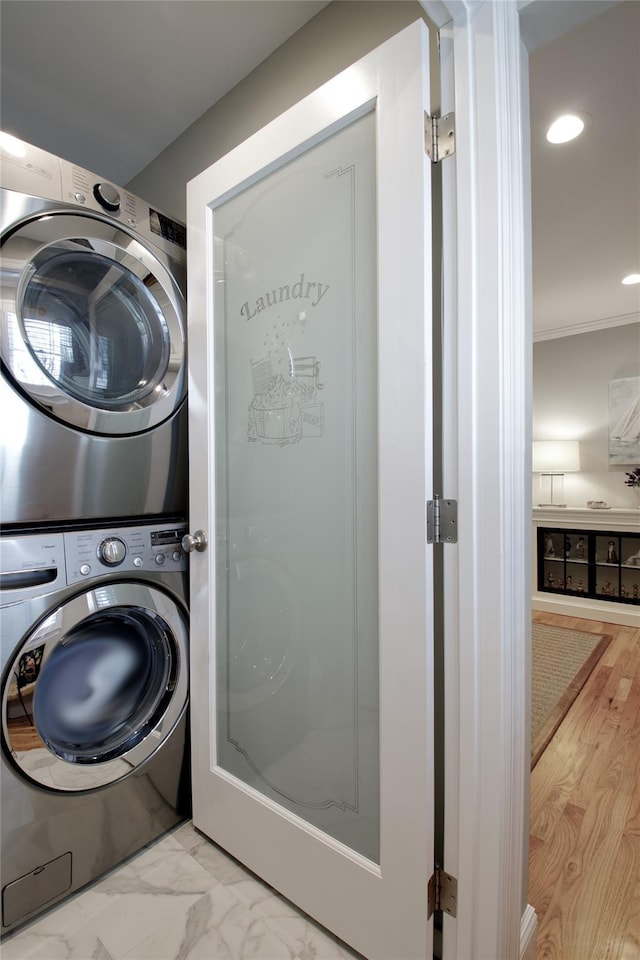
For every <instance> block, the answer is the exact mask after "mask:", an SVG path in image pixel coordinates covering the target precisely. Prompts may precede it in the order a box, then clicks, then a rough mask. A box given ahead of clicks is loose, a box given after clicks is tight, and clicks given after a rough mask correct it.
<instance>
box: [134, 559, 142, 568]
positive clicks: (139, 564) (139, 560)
mask: <svg viewBox="0 0 640 960" xmlns="http://www.w3.org/2000/svg"><path fill="white" fill-rule="evenodd" d="M143 563H144V560H143V559H142V557H134V558H133V565H134V567H141V566H142V564H143Z"/></svg>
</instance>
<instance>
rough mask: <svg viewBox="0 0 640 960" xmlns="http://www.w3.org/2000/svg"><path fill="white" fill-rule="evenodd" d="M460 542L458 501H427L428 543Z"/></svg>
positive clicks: (436, 496)
mask: <svg viewBox="0 0 640 960" xmlns="http://www.w3.org/2000/svg"><path fill="white" fill-rule="evenodd" d="M457 542H458V501H457V500H443V499H442V498H441V497H440V496H439V495H438V494H436V495H435V496H434V498H433V500H427V543H457Z"/></svg>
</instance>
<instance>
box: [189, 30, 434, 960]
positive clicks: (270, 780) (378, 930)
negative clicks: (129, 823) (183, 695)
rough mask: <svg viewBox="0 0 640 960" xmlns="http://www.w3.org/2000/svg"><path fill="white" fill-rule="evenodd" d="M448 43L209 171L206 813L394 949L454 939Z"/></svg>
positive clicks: (262, 136)
mask: <svg viewBox="0 0 640 960" xmlns="http://www.w3.org/2000/svg"><path fill="white" fill-rule="evenodd" d="M427 58H428V38H427V34H426V28H425V26H424V24H423V23H422V22H417V23H415V24H413V25H412V26H411V27H409V28H407V29H406V30H404V31H403V32H402V33H400V34H398V35H397V36H396V37H394V38H393V39H391V40H390V41H388V42H387V43H385V44H384V45H382V46H381V47H379V48H378V49H377V50H375V51H374V52H373V53H371V54H370V55H368V56H367V57H365V58H363V59H362V60H361V61H359V62H358V63H357V64H355V65H354V66H353V67H351V68H349V69H348V70H346V71H344V72H343V73H342V74H340V75H339V76H338V77H336V78H335V79H334V80H332V81H330V82H329V83H327V84H325V85H324V86H322V87H321V88H320V89H318V90H317V91H316V92H314V93H313V94H311V95H310V96H308V97H306V98H305V99H304V100H302V101H300V103H298V104H297V105H296V106H294V107H292V108H291V109H290V110H288V111H287V112H286V113H284V114H283V115H282V116H280V117H279V118H277V119H276V120H274V121H273V122H272V123H270V124H269V125H268V126H267V127H265V128H264V129H263V130H261V131H259V132H258V133H257V134H255V135H254V136H253V137H251V138H250V139H249V140H247V141H246V142H245V143H243V144H241V145H240V146H239V147H237V148H236V149H235V150H233V151H232V152H231V153H229V154H228V155H227V156H225V157H224V158H222V159H221V160H219V161H218V162H217V163H215V164H213V165H212V166H211V167H210V168H209V169H208V170H206V171H204V172H203V173H202V174H201V175H200V176H199V177H197V178H196V179H195V180H193V181H192V182H191V183H190V184H189V186H188V223H189V290H188V303H189V321H188V322H189V352H190V384H189V396H190V418H191V420H190V444H191V509H190V513H191V517H190V520H191V527H192V531H195V530H196V529H201V530H204V531H205V532H206V534H207V537H208V541H209V547H208V549H206V550H204V551H203V552H194V553H193V554H192V563H191V591H192V592H191V662H192V689H191V705H192V706H191V710H192V731H193V791H194V798H193V804H194V823H195V825H196V826H197V827H198V828H199V829H200V830H202V831H203V832H204V833H205V834H207V835H208V836H209V837H211V838H212V839H213V840H214V841H216V842H217V843H218V844H220V845H221V846H222V847H224V848H225V849H227V850H228V851H230V852H231V853H232V854H233V855H234V856H235V857H237V858H238V859H239V860H240V861H242V862H243V863H245V864H246V865H247V866H248V867H249V868H250V869H251V870H253V871H255V872H256V873H257V874H258V875H260V876H261V877H263V878H264V879H265V880H266V881H267V882H268V883H270V884H271V885H272V886H274V887H275V888H276V889H278V890H279V891H280V892H281V893H282V894H284V895H285V896H286V897H288V898H289V899H291V900H292V901H293V902H295V903H296V904H298V905H299V906H300V907H301V908H302V909H303V910H305V911H306V912H308V913H309V914H310V915H312V916H313V917H315V918H316V919H317V920H318V921H319V922H320V923H322V924H323V925H324V926H325V927H327V928H328V929H329V930H331V931H332V932H333V933H334V934H336V935H337V936H338V937H340V938H342V939H343V940H345V941H346V942H347V943H349V944H350V945H352V946H353V947H354V948H355V949H357V950H359V951H360V952H362V953H363V954H364V955H365V956H366V957H369V958H387V960H397V958H399V957H402V958H403V960H412V958H415V960H418V958H420V960H424V958H425V957H427V956H430V955H431V924H430V922H429V921H428V920H427V906H426V897H427V882H428V878H429V876H430V874H431V872H432V869H433V746H432V739H433V726H432V699H433V697H432V693H433V671H432V615H431V614H432V601H431V591H432V576H431V550H432V548H430V547H427V545H426V539H425V500H426V499H427V498H428V497H429V496H430V478H431V407H430V404H431V382H430V370H431V330H430V301H431V296H430V281H429V276H428V269H429V264H430V262H431V254H430V197H429V176H428V172H427V159H426V156H425V151H424V133H423V116H424V111H425V110H428V103H427V95H428V62H427Z"/></svg>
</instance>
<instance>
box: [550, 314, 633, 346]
mask: <svg viewBox="0 0 640 960" xmlns="http://www.w3.org/2000/svg"><path fill="white" fill-rule="evenodd" d="M627 323H640V312H636V313H623V314H620V315H619V316H617V317H598V319H597V320H587V321H586V322H585V323H572V324H569V326H566V327H554V328H553V329H552V330H534V332H533V342H534V343H536V341H538V340H557V339H558V338H559V337H572V336H575V335H576V334H578V333H592V332H593V331H594V330H608V329H609V328H610V327H622V326H625V325H626V324H627Z"/></svg>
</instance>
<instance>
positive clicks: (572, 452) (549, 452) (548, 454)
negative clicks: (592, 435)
mask: <svg viewBox="0 0 640 960" xmlns="http://www.w3.org/2000/svg"><path fill="white" fill-rule="evenodd" d="M579 469H580V444H579V443H578V441H577V440H534V443H533V472H534V473H573V472H575V471H576V470H579Z"/></svg>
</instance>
